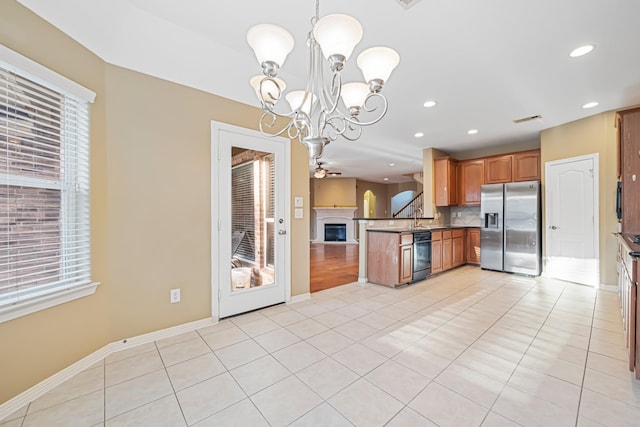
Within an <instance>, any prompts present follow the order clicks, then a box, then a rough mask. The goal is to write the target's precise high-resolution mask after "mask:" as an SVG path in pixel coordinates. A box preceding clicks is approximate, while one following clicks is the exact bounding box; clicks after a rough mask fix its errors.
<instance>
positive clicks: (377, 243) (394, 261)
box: [367, 231, 400, 286]
mask: <svg viewBox="0 0 640 427" xmlns="http://www.w3.org/2000/svg"><path fill="white" fill-rule="evenodd" d="M367 233H368V234H367V277H368V279H369V281H370V282H371V283H377V284H379V285H386V286H394V285H396V284H397V283H398V278H399V276H400V266H399V264H400V259H399V258H398V247H399V246H400V235H399V234H396V233H381V232H373V231H367Z"/></svg>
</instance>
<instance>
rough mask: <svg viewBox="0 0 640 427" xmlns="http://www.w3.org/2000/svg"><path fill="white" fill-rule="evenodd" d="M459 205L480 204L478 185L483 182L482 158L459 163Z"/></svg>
mask: <svg viewBox="0 0 640 427" xmlns="http://www.w3.org/2000/svg"><path fill="white" fill-rule="evenodd" d="M459 166H460V167H459V170H460V202H459V204H461V205H479V204H480V186H481V185H482V184H484V159H476V160H464V161H462V162H460V163H459Z"/></svg>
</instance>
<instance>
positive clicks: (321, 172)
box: [313, 162, 342, 178]
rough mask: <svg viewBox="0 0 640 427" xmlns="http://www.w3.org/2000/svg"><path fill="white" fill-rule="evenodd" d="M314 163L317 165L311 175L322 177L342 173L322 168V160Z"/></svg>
mask: <svg viewBox="0 0 640 427" xmlns="http://www.w3.org/2000/svg"><path fill="white" fill-rule="evenodd" d="M316 164H317V165H318V167H316V170H315V171H314V172H313V176H314V177H315V178H324V177H325V176H337V175H342V172H331V171H329V170H327V169H325V168H323V167H322V162H318V163H316Z"/></svg>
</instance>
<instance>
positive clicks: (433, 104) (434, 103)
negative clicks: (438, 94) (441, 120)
mask: <svg viewBox="0 0 640 427" xmlns="http://www.w3.org/2000/svg"><path fill="white" fill-rule="evenodd" d="M437 104H438V103H437V102H436V101H427V102H425V103H424V106H425V107H427V108H431V107H435V106H436V105H437Z"/></svg>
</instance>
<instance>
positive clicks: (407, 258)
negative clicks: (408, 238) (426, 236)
mask: <svg viewBox="0 0 640 427" xmlns="http://www.w3.org/2000/svg"><path fill="white" fill-rule="evenodd" d="M412 278H413V244H411V245H407V244H405V245H402V246H400V283H409V282H410V281H411V279H412Z"/></svg>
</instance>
